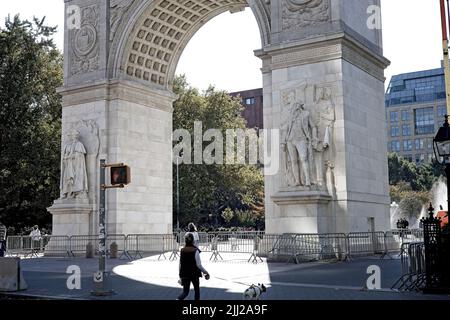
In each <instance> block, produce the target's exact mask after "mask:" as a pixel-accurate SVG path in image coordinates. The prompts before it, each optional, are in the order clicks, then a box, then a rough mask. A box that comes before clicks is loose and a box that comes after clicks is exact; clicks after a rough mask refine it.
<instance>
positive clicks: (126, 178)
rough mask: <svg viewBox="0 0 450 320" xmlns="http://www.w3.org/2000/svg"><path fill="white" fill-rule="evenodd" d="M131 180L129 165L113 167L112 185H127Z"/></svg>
mask: <svg viewBox="0 0 450 320" xmlns="http://www.w3.org/2000/svg"><path fill="white" fill-rule="evenodd" d="M130 182H131V175H130V167H129V166H114V167H111V185H113V186H117V185H127V184H129V183H130Z"/></svg>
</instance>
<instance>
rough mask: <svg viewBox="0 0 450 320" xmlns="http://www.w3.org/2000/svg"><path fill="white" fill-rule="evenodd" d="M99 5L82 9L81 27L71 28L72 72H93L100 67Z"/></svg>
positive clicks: (72, 73) (74, 73) (73, 73)
mask: <svg viewBox="0 0 450 320" xmlns="http://www.w3.org/2000/svg"><path fill="white" fill-rule="evenodd" d="M98 25H99V6H98V5H95V6H88V7H84V8H82V9H81V27H80V29H72V30H70V31H69V32H70V35H69V39H70V47H71V50H70V62H71V65H70V74H71V75H76V74H79V73H85V72H92V71H95V70H97V69H98V68H99V54H100V46H99V42H98V32H99V30H98Z"/></svg>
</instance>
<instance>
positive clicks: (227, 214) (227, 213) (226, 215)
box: [222, 208, 234, 224]
mask: <svg viewBox="0 0 450 320" xmlns="http://www.w3.org/2000/svg"><path fill="white" fill-rule="evenodd" d="M222 218H223V220H225V222H226V223H227V224H229V223H230V222H231V220H233V218H234V212H233V210H231V209H230V208H226V209H225V210H223V212H222Z"/></svg>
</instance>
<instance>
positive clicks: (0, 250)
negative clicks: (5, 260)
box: [0, 240, 6, 257]
mask: <svg viewBox="0 0 450 320" xmlns="http://www.w3.org/2000/svg"><path fill="white" fill-rule="evenodd" d="M5 251H6V240H0V257H4V256H5Z"/></svg>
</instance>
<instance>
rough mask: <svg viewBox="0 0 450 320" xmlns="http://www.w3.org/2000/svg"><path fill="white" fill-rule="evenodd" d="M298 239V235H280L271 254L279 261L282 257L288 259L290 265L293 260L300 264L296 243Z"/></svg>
mask: <svg viewBox="0 0 450 320" xmlns="http://www.w3.org/2000/svg"><path fill="white" fill-rule="evenodd" d="M296 237H297V235H296V234H293V233H285V234H282V235H278V236H277V239H276V241H275V243H274V244H273V247H272V249H271V250H270V251H269V253H270V254H272V255H273V256H275V257H276V259H277V260H280V259H281V257H283V258H285V257H288V258H287V263H289V262H290V261H291V260H294V262H295V263H298V260H297V256H298V251H297V247H296V243H295V239H296Z"/></svg>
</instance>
